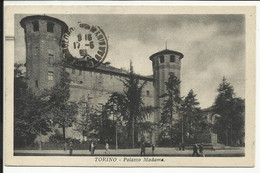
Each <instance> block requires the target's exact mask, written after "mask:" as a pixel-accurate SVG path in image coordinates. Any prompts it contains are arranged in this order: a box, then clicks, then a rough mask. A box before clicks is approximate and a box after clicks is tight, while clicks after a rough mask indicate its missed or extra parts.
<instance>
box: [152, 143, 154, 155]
mask: <svg viewBox="0 0 260 173" xmlns="http://www.w3.org/2000/svg"><path fill="white" fill-rule="evenodd" d="M154 149H155V145H154V144H152V154H153V155H154Z"/></svg>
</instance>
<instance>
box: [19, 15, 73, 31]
mask: <svg viewBox="0 0 260 173" xmlns="http://www.w3.org/2000/svg"><path fill="white" fill-rule="evenodd" d="M34 20H48V21H52V22H55V23H57V24H59V25H61V26H63V27H65V31H67V30H68V25H67V24H66V23H65V22H63V21H62V20H59V19H57V18H53V17H50V16H45V15H34V16H27V17H25V18H23V19H22V20H21V21H20V24H21V26H22V27H23V28H24V27H25V23H26V22H27V21H34Z"/></svg>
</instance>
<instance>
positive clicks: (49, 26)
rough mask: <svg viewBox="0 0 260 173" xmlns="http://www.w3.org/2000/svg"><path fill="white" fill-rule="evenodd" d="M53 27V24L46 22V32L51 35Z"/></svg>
mask: <svg viewBox="0 0 260 173" xmlns="http://www.w3.org/2000/svg"><path fill="white" fill-rule="evenodd" d="M53 27H54V23H52V22H47V32H51V33H53Z"/></svg>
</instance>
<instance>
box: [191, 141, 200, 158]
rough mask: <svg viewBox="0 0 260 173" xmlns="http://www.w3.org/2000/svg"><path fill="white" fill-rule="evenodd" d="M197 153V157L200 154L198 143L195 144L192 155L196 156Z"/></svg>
mask: <svg viewBox="0 0 260 173" xmlns="http://www.w3.org/2000/svg"><path fill="white" fill-rule="evenodd" d="M195 155H196V157H198V156H199V154H198V145H197V144H196V143H195V144H194V145H193V153H192V157H194V156H195Z"/></svg>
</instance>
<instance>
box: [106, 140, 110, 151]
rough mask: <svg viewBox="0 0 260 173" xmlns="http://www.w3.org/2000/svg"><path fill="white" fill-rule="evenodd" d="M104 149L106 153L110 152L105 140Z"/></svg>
mask: <svg viewBox="0 0 260 173" xmlns="http://www.w3.org/2000/svg"><path fill="white" fill-rule="evenodd" d="M105 149H106V151H105V153H106V154H107V153H110V151H109V144H108V143H107V142H106V145H105Z"/></svg>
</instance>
